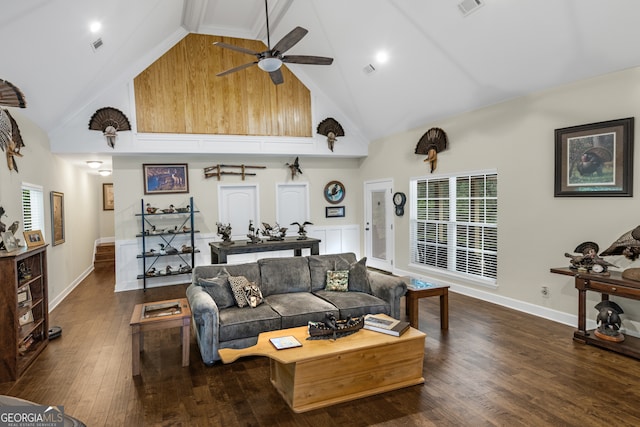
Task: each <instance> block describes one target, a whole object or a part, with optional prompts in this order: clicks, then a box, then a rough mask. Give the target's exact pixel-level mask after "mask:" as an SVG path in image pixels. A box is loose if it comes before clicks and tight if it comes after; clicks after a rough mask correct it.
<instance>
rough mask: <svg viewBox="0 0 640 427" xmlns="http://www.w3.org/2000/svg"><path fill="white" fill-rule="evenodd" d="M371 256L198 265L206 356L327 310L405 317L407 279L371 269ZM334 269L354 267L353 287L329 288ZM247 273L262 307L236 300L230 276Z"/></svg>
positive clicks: (194, 297)
mask: <svg viewBox="0 0 640 427" xmlns="http://www.w3.org/2000/svg"><path fill="white" fill-rule="evenodd" d="M365 262H366V258H363V259H361V260H360V261H357V260H356V256H355V254H353V253H344V254H332V255H311V256H307V257H287V258H265V259H261V260H258V261H257V262H252V263H246V264H235V265H234V264H214V265H203V266H196V267H195V268H194V269H193V275H192V283H191V284H190V285H189V287H188V288H187V291H186V293H187V298H188V300H189V305H190V307H191V311H192V314H193V319H192V320H193V326H194V328H195V333H196V339H197V342H198V347H199V348H200V353H201V355H202V360H203V361H204V363H205V364H207V365H210V364H213V363H214V362H215V361H217V360H220V356H219V355H218V350H219V349H221V348H245V347H250V346H252V345H254V344H256V342H257V339H258V334H260V333H261V332H266V331H272V330H278V329H286V328H294V327H297V326H306V325H307V322H309V321H321V320H323V319H324V317H325V313H332V314H334V315H335V316H336V318H340V319H345V318H347V317H348V316H352V317H355V316H361V315H363V314H367V313H373V314H375V313H385V314H388V315H390V316H392V317H394V318H399V317H400V298H401V297H402V296H404V294H405V293H406V290H407V287H406V284H405V283H404V281H403V280H401V279H400V278H398V277H395V276H389V275H385V274H381V273H377V272H372V271H369V270H367V268H366V265H365ZM328 270H348V271H349V284H348V291H347V292H338V291H327V290H325V286H326V273H327V271H328ZM230 276H244V277H246V278H247V279H248V280H249V281H251V282H255V283H256V284H257V285H258V286H259V288H260V291H261V293H262V296H263V302H262V304H260V305H258V306H257V307H250V306H249V307H243V308H240V307H238V306H237V305H236V300H235V298H234V295H233V292H232V290H231V287H230V285H229V280H228V277H230Z"/></svg>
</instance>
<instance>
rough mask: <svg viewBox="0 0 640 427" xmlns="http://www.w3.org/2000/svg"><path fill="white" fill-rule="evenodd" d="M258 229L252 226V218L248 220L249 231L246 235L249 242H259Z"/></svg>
mask: <svg viewBox="0 0 640 427" xmlns="http://www.w3.org/2000/svg"><path fill="white" fill-rule="evenodd" d="M259 233H260V229H258V230H256V228H255V227H254V226H253V220H252V219H250V220H249V233H247V237H248V238H249V243H252V244H255V243H260V235H259Z"/></svg>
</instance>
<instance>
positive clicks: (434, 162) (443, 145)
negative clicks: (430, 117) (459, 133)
mask: <svg viewBox="0 0 640 427" xmlns="http://www.w3.org/2000/svg"><path fill="white" fill-rule="evenodd" d="M447 143H448V139H447V134H446V133H445V132H444V131H443V130H442V129H440V128H431V129H429V130H428V131H426V132H425V134H424V135H422V138H420V140H419V141H418V144H417V145H416V151H415V153H416V154H426V155H427V158H426V159H424V161H425V162H429V163H430V164H431V173H433V171H434V170H436V167H437V166H438V153H440V152H441V151H444V150H446V149H447Z"/></svg>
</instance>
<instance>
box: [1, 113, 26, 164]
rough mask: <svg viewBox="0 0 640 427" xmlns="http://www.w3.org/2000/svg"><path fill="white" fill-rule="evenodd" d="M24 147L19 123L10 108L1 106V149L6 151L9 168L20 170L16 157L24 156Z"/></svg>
mask: <svg viewBox="0 0 640 427" xmlns="http://www.w3.org/2000/svg"><path fill="white" fill-rule="evenodd" d="M22 147H24V141H23V140H22V135H21V134H20V128H18V123H17V122H16V121H15V120H14V118H13V117H12V116H11V114H10V113H9V110H5V109H2V108H0V149H2V151H4V152H5V153H6V156H7V166H8V167H9V170H10V171H12V170H15V171H16V172H18V164H17V163H16V159H15V158H16V157H22V154H20V149H22Z"/></svg>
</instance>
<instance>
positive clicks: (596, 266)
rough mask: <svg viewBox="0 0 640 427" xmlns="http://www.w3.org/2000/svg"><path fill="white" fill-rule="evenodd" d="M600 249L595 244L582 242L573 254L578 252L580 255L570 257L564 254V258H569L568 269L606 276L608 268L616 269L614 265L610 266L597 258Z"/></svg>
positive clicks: (570, 255) (568, 254)
mask: <svg viewBox="0 0 640 427" xmlns="http://www.w3.org/2000/svg"><path fill="white" fill-rule="evenodd" d="M599 250H600V247H599V246H598V244H597V243H595V242H583V243H580V244H579V245H578V246H577V247H576V248H575V249H574V252H578V253H580V254H581V255H572V254H570V253H565V254H564V256H566V257H567V258H569V259H570V260H569V263H570V266H569V268H572V269H576V270H578V271H585V272H593V273H599V274H608V272H607V270H608V268H609V267H616V265H615V264H611V263H610V262H608V261H606V260H605V259H603V258H600V257H599V256H598V251H599Z"/></svg>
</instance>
